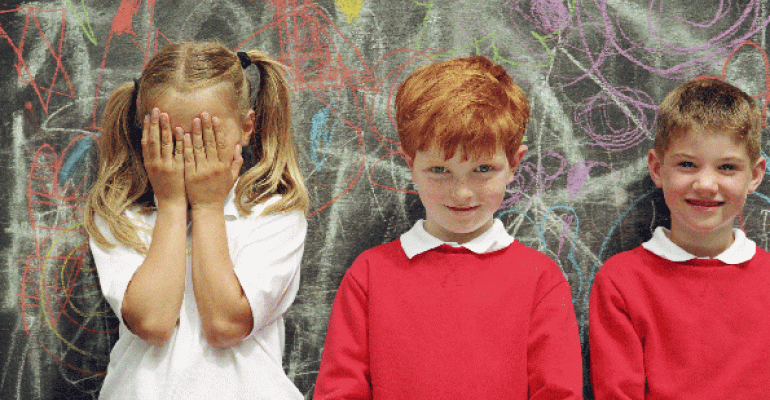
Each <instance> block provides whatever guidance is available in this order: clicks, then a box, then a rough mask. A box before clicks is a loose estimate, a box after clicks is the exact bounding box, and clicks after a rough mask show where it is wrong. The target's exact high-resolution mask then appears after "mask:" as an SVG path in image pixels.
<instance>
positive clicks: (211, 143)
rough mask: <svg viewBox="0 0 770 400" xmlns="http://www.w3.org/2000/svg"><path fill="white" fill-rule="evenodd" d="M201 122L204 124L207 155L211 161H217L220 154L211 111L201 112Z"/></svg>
mask: <svg viewBox="0 0 770 400" xmlns="http://www.w3.org/2000/svg"><path fill="white" fill-rule="evenodd" d="M201 124H202V125H203V145H204V147H205V148H206V157H207V158H208V161H210V162H216V161H217V158H218V157H219V154H218V152H217V138H215V137H214V136H215V134H214V127H213V126H212V123H211V115H209V113H206V112H204V113H202V114H201Z"/></svg>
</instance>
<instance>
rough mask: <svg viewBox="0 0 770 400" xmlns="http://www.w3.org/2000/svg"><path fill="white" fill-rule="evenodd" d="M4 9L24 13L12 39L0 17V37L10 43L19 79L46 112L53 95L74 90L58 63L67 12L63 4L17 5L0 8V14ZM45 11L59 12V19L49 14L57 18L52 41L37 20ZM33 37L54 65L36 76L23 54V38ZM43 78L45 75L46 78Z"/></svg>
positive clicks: (59, 62) (5, 11)
mask: <svg viewBox="0 0 770 400" xmlns="http://www.w3.org/2000/svg"><path fill="white" fill-rule="evenodd" d="M7 13H20V14H24V24H23V26H22V28H21V36H20V37H19V38H17V39H15V40H14V39H13V38H11V37H10V36H9V35H8V33H7V31H6V30H5V29H4V28H3V21H2V20H0V38H3V39H5V40H6V42H8V44H9V45H10V46H11V49H12V51H13V53H14V54H16V64H14V67H15V69H16V74H17V75H18V77H19V82H20V83H23V84H27V85H29V86H31V87H32V89H33V90H34V91H35V94H36V95H37V98H38V100H39V101H40V104H41V105H42V106H43V111H45V112H46V113H48V106H49V104H50V103H51V98H52V96H53V95H59V96H65V97H75V90H74V88H73V87H72V82H71V81H70V77H69V74H68V73H67V70H66V69H65V68H64V65H63V64H62V45H63V43H64V37H65V35H64V31H65V29H66V27H67V19H66V13H67V12H66V10H65V9H63V8H59V9H54V10H44V9H41V8H37V7H18V8H14V9H12V10H3V11H0V15H2V14H7ZM45 14H50V15H56V14H60V15H61V17H60V18H59V19H56V18H53V20H60V21H61V22H60V27H59V28H58V31H57V36H58V38H57V39H56V40H55V43H52V41H51V40H49V39H48V36H47V35H46V33H45V29H44V27H43V25H44V23H43V22H41V16H42V15H45ZM50 19H51V18H49V19H46V18H43V20H44V21H49V20H50ZM36 36H37V37H36ZM36 39H37V40H39V41H40V42H42V43H43V44H44V45H45V46H44V47H45V49H46V50H47V54H46V56H48V57H50V59H51V60H52V61H53V62H54V64H55V65H56V68H55V69H54V71H53V74H52V75H51V76H50V77H46V76H38V72H39V71H38V69H37V68H33V67H31V66H30V65H29V63H28V62H27V59H26V58H25V53H24V50H25V45H26V44H27V42H32V43H33V44H36V42H37V40H36ZM1 48H2V47H0V49H1ZM35 64H36V65H44V64H43V63H42V62H36V63H35ZM46 72H47V71H46ZM46 78H48V79H49V80H48V81H47V82H46V80H45V79H46ZM60 82H61V83H60Z"/></svg>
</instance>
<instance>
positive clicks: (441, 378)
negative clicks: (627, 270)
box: [313, 240, 582, 400]
mask: <svg viewBox="0 0 770 400" xmlns="http://www.w3.org/2000/svg"><path fill="white" fill-rule="evenodd" d="M581 365H582V361H581V355H580V339H579V337H578V329H577V324H576V322H575V313H574V310H573V307H572V297H571V294H570V288H569V285H568V283H567V281H566V280H565V279H564V276H563V275H562V273H561V271H560V270H559V268H558V267H557V266H556V265H555V264H554V263H553V261H552V260H551V259H549V258H548V257H546V256H545V255H543V254H541V253H538V252H537V251H535V250H532V249H529V248H527V247H526V246H524V245H522V244H521V243H519V242H514V243H513V244H511V245H510V246H508V247H506V248H505V249H502V250H498V251H495V252H491V253H488V254H482V255H479V254H475V253H473V252H471V251H470V250H467V249H465V248H462V247H451V246H448V245H442V246H440V247H438V248H436V249H433V250H430V251H428V252H425V253H422V254H419V255H417V256H415V257H414V258H412V259H411V260H410V259H408V258H407V257H406V255H405V254H404V251H403V249H402V248H401V244H400V240H396V241H393V242H391V243H388V244H384V245H381V246H378V247H375V248H373V249H370V250H368V251H366V252H364V253H363V254H361V255H360V256H359V257H358V259H356V261H355V262H354V263H353V266H352V267H351V268H350V269H349V270H348V272H347V273H346V275H345V277H344V278H343V280H342V283H341V285H340V288H339V291H338V292H337V297H336V299H335V301H334V306H333V308H332V313H331V319H330V321H329V329H328V331H327V336H326V345H325V347H324V350H323V357H322V360H321V367H320V371H319V373H318V380H317V381H316V388H315V393H314V396H313V398H314V399H315V400H324V399H372V398H374V399H377V400H385V399H398V400H406V399H419V400H426V399H485V400H486V399H549V400H552V399H579V398H582V368H581Z"/></svg>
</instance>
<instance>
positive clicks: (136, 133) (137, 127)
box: [127, 79, 142, 156]
mask: <svg viewBox="0 0 770 400" xmlns="http://www.w3.org/2000/svg"><path fill="white" fill-rule="evenodd" d="M140 83H141V81H140V80H139V79H134V90H133V92H131V104H130V105H129V106H128V116H127V119H128V121H127V122H128V124H129V125H128V129H129V138H130V139H131V147H132V148H133V149H134V151H137V152H138V154H139V155H140V156H141V154H142V153H141V150H142V122H141V120H140V119H139V116H137V115H136V113H137V111H138V110H137V104H136V103H137V100H138V98H139V85H140Z"/></svg>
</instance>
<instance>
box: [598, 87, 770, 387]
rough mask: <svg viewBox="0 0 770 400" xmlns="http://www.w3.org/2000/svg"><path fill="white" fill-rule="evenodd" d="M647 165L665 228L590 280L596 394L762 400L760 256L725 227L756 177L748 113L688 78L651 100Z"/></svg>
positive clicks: (764, 284) (763, 285)
mask: <svg viewBox="0 0 770 400" xmlns="http://www.w3.org/2000/svg"><path fill="white" fill-rule="evenodd" d="M648 160H649V170H650V176H651V177H652V180H653V181H654V182H655V185H657V186H658V187H659V188H661V189H663V195H664V197H665V201H666V205H668V208H669V209H670V210H671V229H670V230H667V229H665V228H663V227H658V228H657V229H656V230H655V232H654V234H653V237H652V239H651V240H650V241H648V242H645V243H644V244H642V245H641V246H640V247H637V248H636V249H634V250H630V251H626V252H623V253H620V254H618V255H616V256H614V257H612V258H610V259H609V260H607V262H606V263H605V264H604V266H603V267H602V268H601V269H600V270H599V272H598V273H597V275H596V279H595V281H594V285H593V289H592V292H591V300H590V312H589V336H590V347H591V377H592V381H593V387H594V392H595V394H596V399H698V400H702V399H760V398H768V394H769V393H770V313H769V312H768V307H770V290H768V285H770V255H768V253H767V252H765V251H764V250H762V249H761V248H759V247H757V246H756V245H755V244H754V242H752V241H751V240H749V239H747V238H746V235H745V234H744V233H743V232H742V231H741V230H739V229H735V228H733V225H734V222H735V217H736V215H738V214H739V213H740V212H741V209H742V208H743V204H744V202H745V201H746V196H747V194H748V193H751V192H753V191H754V190H755V189H756V188H757V187H758V186H759V184H760V182H762V176H763V175H764V172H765V159H764V157H761V156H760V112H759V109H758V108H757V106H756V104H754V101H753V100H752V99H751V97H749V96H748V95H746V94H745V93H743V92H742V91H741V90H739V89H737V88H736V87H734V86H732V85H730V84H727V83H725V82H722V81H720V80H717V79H701V80H694V81H690V82H688V83H686V84H684V85H682V86H680V87H678V88H677V89H675V90H674V91H672V92H671V93H669V95H668V96H666V98H665V100H663V103H662V104H661V106H660V111H659V114H658V128H657V133H656V136H655V147H654V149H653V150H651V151H650V153H649V157H648Z"/></svg>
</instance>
